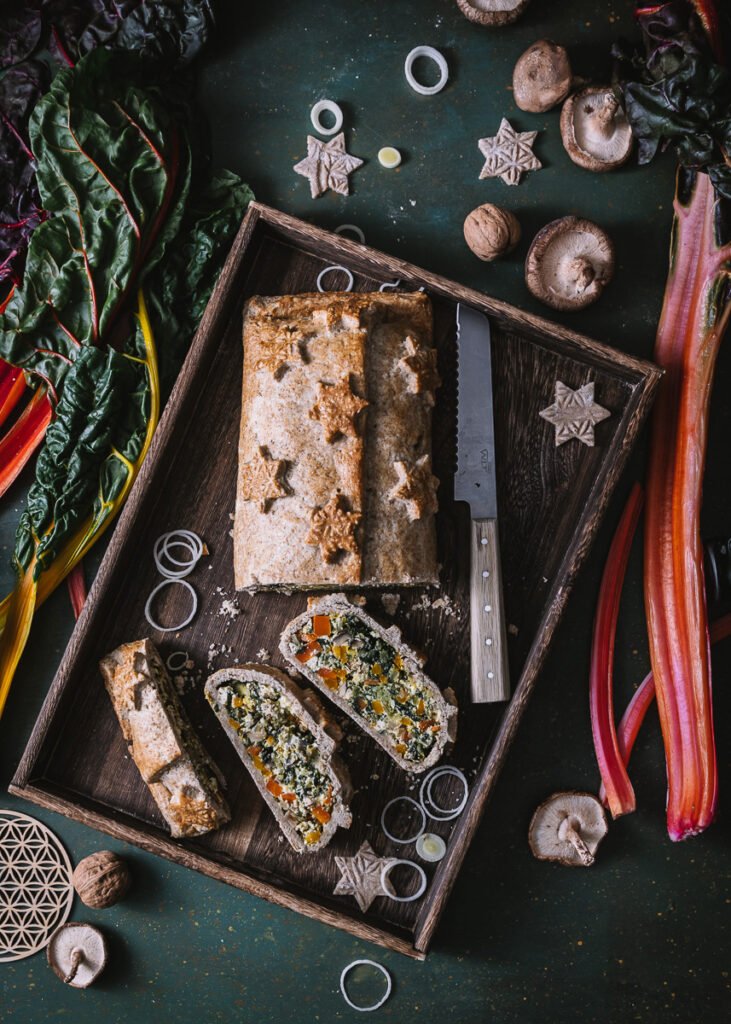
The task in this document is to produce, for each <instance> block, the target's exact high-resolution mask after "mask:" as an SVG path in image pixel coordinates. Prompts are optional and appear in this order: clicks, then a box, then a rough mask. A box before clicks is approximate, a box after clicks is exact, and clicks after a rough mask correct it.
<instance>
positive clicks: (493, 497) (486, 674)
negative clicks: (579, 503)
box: [454, 303, 510, 704]
mask: <svg viewBox="0 0 731 1024" xmlns="http://www.w3.org/2000/svg"><path fill="white" fill-rule="evenodd" d="M457 359H458V366H457V472H456V474H455V478H454V497H455V500H457V501H466V502H467V503H468V504H469V506H470V518H471V520H472V523H471V527H470V653H471V658H470V681H471V693H472V700H473V702H474V703H478V704H485V703H491V702H494V701H500V700H507V699H508V697H509V696H510V676H509V669H508V648H507V636H506V630H505V618H504V614H503V600H502V574H501V569H500V545H499V539H498V524H497V515H498V508H497V478H496V473H495V423H494V416H493V391H492V347H491V335H490V321H489V320H488V319H487V317H486V316H485V314H484V313H480V312H479V311H478V310H476V309H473V308H472V307H471V306H466V305H464V304H463V303H459V305H458V306H457Z"/></svg>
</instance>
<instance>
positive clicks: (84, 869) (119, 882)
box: [71, 850, 130, 910]
mask: <svg viewBox="0 0 731 1024" xmlns="http://www.w3.org/2000/svg"><path fill="white" fill-rule="evenodd" d="M71 881H72V882H73V885H74V889H76V892H77V894H78V896H79V899H80V900H81V902H82V903H85V904H86V906H87V907H93V908H94V910H102V909H104V908H105V907H112V906H114V904H115V903H118V902H119V901H120V900H121V899H122V897H123V896H124V895H125V893H126V892H127V890H128V889H129V884H130V875H129V868H128V867H127V865H126V863H125V862H124V861H123V860H122V858H121V857H118V856H117V854H116V853H112V852H111V850H100V851H99V853H92V854H91V855H90V856H89V857H84V859H83V860H81V861H79V863H78V864H77V865H76V868H75V870H74V873H73V875H72V878H71Z"/></svg>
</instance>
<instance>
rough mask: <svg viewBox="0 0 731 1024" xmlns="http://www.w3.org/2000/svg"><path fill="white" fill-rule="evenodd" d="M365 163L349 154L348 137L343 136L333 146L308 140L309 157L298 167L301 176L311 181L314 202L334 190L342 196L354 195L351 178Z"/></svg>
mask: <svg viewBox="0 0 731 1024" xmlns="http://www.w3.org/2000/svg"><path fill="white" fill-rule="evenodd" d="M362 163H363V161H362V160H359V159H358V157H357V156H351V155H350V153H346V152H345V133H344V132H340V134H339V135H336V136H335V138H334V139H330V141H329V142H322V141H321V140H320V139H316V138H314V137H313V136H312V135H308V136H307V156H306V157H305V158H304V160H300V162H299V163H298V164H295V165H294V169H295V171H296V172H297V174H301V175H302V176H303V177H305V178H309V179H310V191H311V192H312V198H313V199H317V197H318V196H321V195H322V194H323V192H327V190H328V189H332V190H333V192H339V193H340V195H341V196H347V195H349V193H350V188H349V186H348V175H349V174H352V172H353V171H354V170H355V169H356V167H360V165H361V164H362Z"/></svg>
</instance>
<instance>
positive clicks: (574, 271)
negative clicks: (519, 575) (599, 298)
mask: <svg viewBox="0 0 731 1024" xmlns="http://www.w3.org/2000/svg"><path fill="white" fill-rule="evenodd" d="M569 274H570V276H571V280H572V281H573V282H574V284H575V285H576V289H577V291H579V292H585V291H586V289H587V288H588V287H589V285H590V284H591V283H592V282H593V281H594V278H595V277H596V270H595V269H594V264H593V263H592V262H591V261H590V260H588V259H587V258H586V257H585V256H574V258H573V259H572V260H571V263H570V264H569Z"/></svg>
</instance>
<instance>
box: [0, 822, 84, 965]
mask: <svg viewBox="0 0 731 1024" xmlns="http://www.w3.org/2000/svg"><path fill="white" fill-rule="evenodd" d="M73 901H74V888H73V885H72V884H71V861H70V860H69V858H68V854H67V853H66V851H65V850H64V848H63V846H61V843H60V841H59V839H57V837H56V836H55V835H54V834H53V832H51V830H50V829H49V828H47V827H46V826H45V825H44V824H43V823H42V822H40V821H36V819H35V818H31V817H30V815H28V814H19V813H18V812H17V811H4V810H0V963H7V962H9V961H10V960H22V959H23V957H26V956H32V955H33V954H34V953H37V952H38V951H39V950H41V949H43V948H44V947H45V946H46V945H47V944H48V940H49V939H50V937H51V935H52V934H53V932H54V931H55V929H56V928H58V927H59V925H62V924H65V922H66V920H67V919H68V916H69V914H70V913H71V904H72V903H73Z"/></svg>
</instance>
